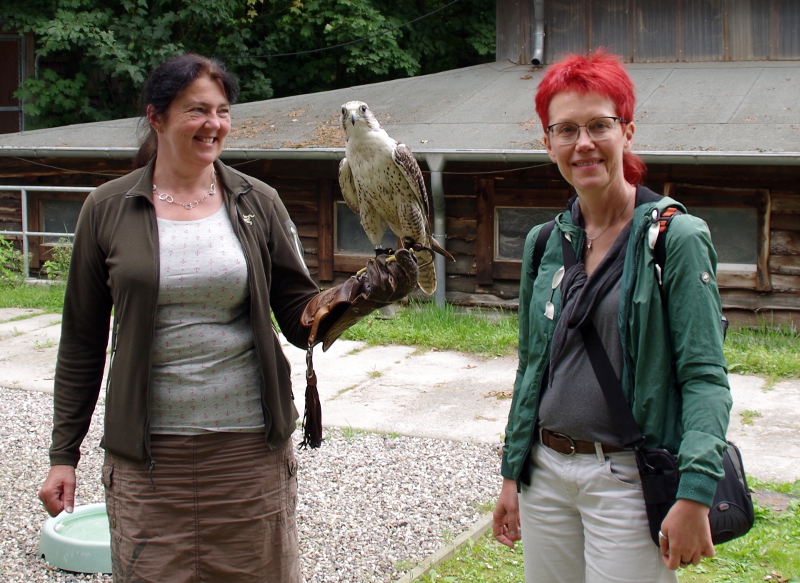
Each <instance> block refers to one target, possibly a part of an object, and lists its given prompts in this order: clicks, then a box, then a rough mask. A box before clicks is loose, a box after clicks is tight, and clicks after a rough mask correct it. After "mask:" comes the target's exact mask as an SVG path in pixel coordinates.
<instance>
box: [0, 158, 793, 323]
mask: <svg viewBox="0 0 800 583" xmlns="http://www.w3.org/2000/svg"><path fill="white" fill-rule="evenodd" d="M227 162H228V163H229V164H231V165H233V166H234V167H236V168H237V169H239V170H241V171H242V172H244V173H246V174H249V175H251V176H254V177H256V178H259V179H261V180H264V181H265V182H267V183H268V184H270V185H271V186H273V187H275V188H276V189H277V190H278V192H279V194H280V196H281V198H282V200H283V201H284V204H285V205H286V207H287V209H288V210H289V213H290V215H291V216H292V219H293V221H294V222H295V224H296V225H297V228H298V231H299V234H300V238H301V241H302V244H303V248H304V251H305V259H306V263H307V265H308V267H309V270H310V271H311V273H312V276H313V277H315V278H316V280H317V281H318V282H319V284H320V286H321V287H329V286H331V285H334V284H336V283H339V282H341V281H342V280H344V279H345V278H346V277H349V276H350V275H351V274H352V273H353V272H354V271H356V270H357V269H359V268H360V267H362V266H363V265H364V262H365V261H366V259H367V258H368V256H369V254H368V253H359V252H356V253H347V252H341V249H339V246H338V243H337V241H338V239H337V223H338V220H337V212H339V210H337V209H338V206H337V203H341V201H342V197H341V193H340V191H339V185H338V180H337V168H338V163H337V162H336V161H335V160H328V161H319V160H302V159H297V160H253V161H245V162H242V161H240V160H228V161H227ZM421 166H422V169H423V171H424V172H425V179H426V183H427V185H428V188H429V192H430V173H429V172H428V171H427V167H426V166H425V164H424V162H421ZM129 170H130V160H129V159H97V158H91V159H90V158H86V159H81V158H52V159H37V160H29V159H21V158H11V157H0V183H2V184H6V185H8V184H15V185H53V186H97V185H99V184H102V183H103V182H105V181H107V180H109V179H111V178H113V177H115V176H120V175H123V174H125V173H127V172H128V171H129ZM443 179H444V192H445V202H446V232H447V241H446V246H447V249H448V250H449V251H450V252H451V253H452V254H453V255H454V256H455V258H456V262H455V263H450V262H448V263H447V280H446V281H447V284H446V285H447V299H448V301H451V302H454V303H459V304H467V305H484V306H502V307H505V308H509V309H515V308H516V298H517V295H518V289H519V271H520V261H519V256H520V255H521V244H522V242H524V234H525V232H526V231H527V230H528V229H529V228H530V227H531V226H533V225H534V224H536V223H538V222H543V221H545V220H549V218H551V217H552V216H553V215H554V214H555V213H556V212H559V211H560V210H561V209H563V208H564V204H565V202H566V200H567V199H568V198H569V196H570V190H569V185H568V184H567V183H566V182H564V181H563V179H562V178H561V176H560V174H559V173H558V170H557V169H556V167H555V166H554V165H552V164H530V165H524V164H503V163H481V162H450V163H448V164H447V165H446V166H445V169H444V176H443ZM646 185H647V186H649V187H650V188H652V189H653V190H655V191H656V192H659V193H664V194H669V195H670V196H673V197H674V198H676V199H678V200H680V201H681V202H683V203H684V204H686V205H687V207H688V208H689V210H690V212H693V213H695V214H698V215H700V216H701V217H702V218H704V219H706V220H707V222H709V224H710V225H711V227H712V238H713V239H714V242H715V246H717V247H718V251H719V253H720V269H719V273H718V282H719V287H720V293H721V296H722V301H723V307H724V309H725V311H726V314H727V315H728V316H729V317H730V318H731V320H732V321H733V322H735V323H739V324H742V325H755V324H756V323H757V318H758V316H761V317H762V318H764V319H765V320H766V321H767V322H768V323H769V324H775V325H778V324H791V323H794V325H797V324H800V166H769V165H764V166H754V165H749V166H747V165H742V166H736V165H707V164H705V165H704V164H701V165H673V164H650V165H649V166H648V175H647V179H646ZM84 196H85V195H83V194H78V193H70V194H60V195H59V194H51V193H38V194H36V195H33V193H31V194H30V195H29V203H28V204H29V217H28V228H29V230H41V229H42V228H43V224H42V221H43V217H42V212H41V208H42V204H43V203H44V201H46V200H54V199H55V200H58V199H63V200H72V201H80V200H82V199H83V198H84ZM339 206H341V205H339ZM20 226H21V208H20V195H19V193H14V192H0V230H19V228H20ZM351 228H352V227H351ZM49 249H50V246H49V245H47V244H42V242H41V241H39V240H36V239H35V238H34V239H32V244H31V252H32V255H33V257H32V262H31V265H32V267H33V268H34V269H38V268H39V267H40V265H41V263H42V262H43V261H44V260H46V259H47V253H48V251H49ZM728 256H730V257H733V259H732V260H728V259H726V257H728ZM421 297H424V296H421Z"/></svg>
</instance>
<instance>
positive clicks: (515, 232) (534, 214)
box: [494, 207, 561, 261]
mask: <svg viewBox="0 0 800 583" xmlns="http://www.w3.org/2000/svg"><path fill="white" fill-rule="evenodd" d="M560 212H561V209H560V208H525V207H495V213H494V221H495V225H494V236H495V239H494V258H495V261H498V260H499V261H522V251H523V248H524V247H525V238H526V237H527V236H528V232H529V231H530V230H531V229H532V228H533V227H535V226H536V225H539V224H541V223H546V222H547V221H550V220H552V219H553V218H554V217H555V216H556V215H557V214H558V213H560Z"/></svg>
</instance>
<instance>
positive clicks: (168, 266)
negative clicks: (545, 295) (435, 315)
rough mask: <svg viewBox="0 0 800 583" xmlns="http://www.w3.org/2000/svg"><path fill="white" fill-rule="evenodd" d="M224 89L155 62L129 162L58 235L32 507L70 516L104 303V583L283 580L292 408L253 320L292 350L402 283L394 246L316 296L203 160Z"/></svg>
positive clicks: (290, 527)
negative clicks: (47, 407) (59, 287)
mask: <svg viewBox="0 0 800 583" xmlns="http://www.w3.org/2000/svg"><path fill="white" fill-rule="evenodd" d="M237 92H238V89H237V84H236V81H235V79H234V78H233V77H232V76H231V75H230V74H229V73H228V72H227V71H225V69H224V67H223V66H222V65H221V64H220V63H219V62H217V61H214V60H212V59H208V58H205V57H201V56H199V55H193V54H187V55H183V56H180V57H176V58H173V59H170V60H169V61H167V62H165V63H163V64H162V65H160V66H159V67H158V68H157V69H156V70H155V71H154V72H153V73H152V74H151V76H150V77H149V79H148V80H147V82H146V84H145V88H144V105H145V108H146V109H145V112H144V113H145V117H146V119H147V122H148V124H149V125H150V132H149V134H148V137H147V139H146V140H145V143H144V145H143V147H142V149H141V150H140V153H139V160H140V161H141V162H142V163H143V164H144V165H143V166H142V167H141V168H139V169H138V170H135V171H134V172H132V173H130V174H128V175H127V176H124V177H122V178H119V179H117V180H113V181H111V182H109V183H107V184H104V185H103V186H101V187H99V188H98V189H96V190H95V191H93V192H92V193H91V194H90V195H89V197H88V199H87V200H86V202H85V204H84V206H83V208H82V210H81V214H80V218H79V220H78V226H77V228H76V234H75V241H74V247H73V256H72V264H71V268H70V275H69V281H68V282H67V291H66V297H65V302H64V314H63V320H62V337H61V343H60V346H59V353H58V364H57V367H56V375H55V389H54V406H55V415H54V427H53V442H52V446H51V449H50V460H51V466H52V467H51V470H50V473H49V475H48V477H47V479H46V481H45V483H44V485H43V486H42V488H41V490H40V492H39V497H40V498H41V500H42V501H43V503H44V505H45V508H46V509H47V511H48V512H49V513H50V514H51V515H56V514H58V513H59V512H61V511H62V510H66V511H67V512H71V511H72V509H73V505H74V496H75V467H76V466H77V464H78V460H79V458H80V445H81V442H82V440H83V438H84V437H85V435H86V432H87V430H88V428H89V423H90V420H91V417H92V412H93V411H94V409H95V405H96V403H97V399H98V396H99V393H100V384H101V379H102V377H103V370H104V366H105V359H106V347H107V345H108V330H109V318H110V315H111V312H112V309H113V311H114V320H113V328H112V337H111V356H110V365H109V371H108V384H107V386H106V394H105V399H106V400H105V431H104V436H103V441H102V443H101V445H102V447H103V448H104V449H105V450H106V457H105V462H104V465H103V484H104V486H105V491H106V507H107V511H108V517H109V522H110V527H111V552H112V564H113V572H114V580H115V581H133V580H136V581H140V580H141V581H159V582H161V583H164V582H173V581H174V582H177V581H201V580H202V581H237V582H245V581H252V582H259V583H263V582H274V583H289V582H299V581H300V580H301V577H300V571H299V551H298V541H297V529H296V525H295V506H296V497H297V476H296V473H297V462H296V461H295V456H294V452H293V446H292V441H291V436H292V433H293V432H294V430H295V428H296V421H297V418H298V413H297V410H296V409H295V406H294V403H293V400H294V395H293V393H292V386H291V379H290V370H289V364H288V362H287V360H286V358H285V357H284V355H283V352H282V350H281V347H280V342H279V339H278V335H277V332H276V330H275V329H274V328H273V325H272V320H271V317H272V315H274V317H275V319H276V320H277V322H278V324H279V325H280V329H281V332H282V333H283V335H284V336H285V337H286V338H287V339H288V340H289V341H290V342H291V343H292V344H294V345H295V346H298V347H300V348H303V349H306V348H307V347H308V346H309V344H312V345H313V344H314V343H316V342H319V341H322V340H324V341H325V342H326V343H329V342H332V341H333V340H334V339H335V338H336V337H338V335H339V334H341V332H342V331H343V330H344V329H345V328H346V327H347V326H348V325H350V324H352V323H354V322H355V321H357V320H358V319H359V318H361V317H364V315H366V314H367V313H369V312H370V311H372V310H374V309H376V308H378V307H380V306H383V305H386V304H389V303H392V302H394V301H396V300H398V299H400V298H402V297H404V296H405V295H406V294H408V293H409V292H410V291H411V290H412V289H413V288H414V287H415V286H416V280H417V267H416V263H415V261H414V258H413V257H412V256H411V255H410V254H409V253H408V252H406V251H399V252H397V254H396V256H395V260H389V261H387V259H386V258H385V257H383V258H378V259H376V260H371V261H370V262H369V265H368V268H367V270H366V273H364V274H362V275H359V276H354V277H352V278H350V279H349V280H347V282H346V283H345V284H342V285H341V286H337V287H336V288H333V289H332V290H328V291H327V292H325V293H324V294H320V293H319V288H318V287H317V285H316V284H315V283H314V281H313V280H312V279H311V277H310V276H309V273H308V270H307V269H306V266H305V263H304V261H303V258H302V255H301V253H302V246H301V244H300V240H299V238H298V236H297V229H296V228H295V226H294V224H293V223H292V221H291V219H290V218H289V215H288V213H287V212H286V209H285V207H284V205H283V204H282V203H281V200H280V198H279V196H278V193H277V192H276V191H275V190H274V189H273V188H271V187H269V186H268V185H266V184H264V183H263V182H261V181H259V180H257V179H255V178H252V177H250V176H246V175H244V174H241V173H239V172H237V171H236V170H234V169H232V168H229V167H228V166H226V165H225V164H223V163H222V162H220V160H219V156H220V153H221V152H222V150H223V147H224V143H225V138H226V137H227V136H228V133H229V132H230V128H231V104H232V103H233V102H234V101H235V98H236V95H237ZM355 304H357V307H358V308H359V309H357V310H354V309H350V308H351V306H352V305H355ZM356 312H357V313H356ZM323 314H329V315H327V317H326V318H325V319H324V320H323V319H322V315H323ZM312 324H313V325H314V327H313V328H312ZM310 328H311V329H312V330H313V333H312V335H311V337H310V334H309V332H310V330H309V329H310Z"/></svg>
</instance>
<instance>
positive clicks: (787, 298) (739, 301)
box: [719, 289, 800, 310]
mask: <svg viewBox="0 0 800 583" xmlns="http://www.w3.org/2000/svg"><path fill="white" fill-rule="evenodd" d="M719 295H720V297H721V298H722V307H723V308H724V309H738V310H797V309H798V306H800V294H794V293H774V292H773V293H769V294H764V293H761V292H758V291H748V290H740V289H736V290H731V289H721V290H719Z"/></svg>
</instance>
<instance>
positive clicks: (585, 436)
mask: <svg viewBox="0 0 800 583" xmlns="http://www.w3.org/2000/svg"><path fill="white" fill-rule="evenodd" d="M629 234H630V225H628V226H626V227H625V228H624V229H622V232H621V233H620V234H619V236H618V237H617V240H616V241H615V242H614V245H612V248H611V250H610V251H609V252H608V255H607V256H606V257H605V258H604V259H603V262H606V261H609V262H610V261H624V259H625V247H626V246H627V241H628V236H629ZM603 262H601V264H600V266H598V268H597V269H596V270H595V271H594V272H593V273H592V275H591V276H589V279H588V281H587V283H586V285H587V286H590V285H591V284H592V278H593V277H594V276H595V275H597V276H600V274H601V272H602V271H603V268H604V267H605V266H604V265H603ZM620 276H621V270H620V273H619V274H618V275H617V278H616V281H614V282H613V287H611V288H610V289H609V291H608V292H607V293H605V294H604V295H602V297H601V298H600V299H599V300H598V302H597V304H596V308H595V311H594V313H593V314H592V322H593V324H594V327H595V328H596V329H597V333H598V334H599V335H600V339H601V340H602V342H603V347H604V348H605V349H606V352H607V353H608V357H609V359H610V360H611V364H612V366H613V367H614V372H615V373H616V375H617V378H621V375H622V344H621V342H620V338H619V325H618V315H619V294H620V280H621V277H620ZM563 297H564V290H562V298H563ZM554 346H555V345H554ZM550 358H551V361H550V375H549V376H550V378H549V383H548V386H547V388H546V390H545V391H544V394H543V395H542V398H541V403H540V406H539V425H540V426H541V427H542V428H544V429H548V430H550V431H555V432H557V433H563V434H564V435H568V436H570V437H572V438H573V439H581V440H584V441H595V442H599V443H605V444H608V445H615V446H617V447H622V445H623V444H622V438H621V437H620V435H619V432H618V431H617V428H616V425H615V424H614V421H613V419H612V417H611V413H610V411H609V409H608V405H607V404H606V399H605V397H604V396H603V390H602V389H601V388H600V383H599V382H598V381H597V376H596V375H595V373H594V369H593V368H592V364H591V362H590V361H589V356H588V354H587V353H586V346H585V345H584V342H583V337H582V336H581V332H580V330H579V329H578V328H569V327H567V328H566V335H565V338H564V342H563V344H562V346H561V351H560V354H558V355H555V354H553V353H552V352H551V355H550Z"/></svg>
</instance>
